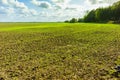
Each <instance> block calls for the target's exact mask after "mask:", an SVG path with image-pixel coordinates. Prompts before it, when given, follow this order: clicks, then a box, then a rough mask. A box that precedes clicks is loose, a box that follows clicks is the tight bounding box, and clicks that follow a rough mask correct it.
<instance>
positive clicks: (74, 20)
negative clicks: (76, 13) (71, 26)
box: [70, 18, 78, 23]
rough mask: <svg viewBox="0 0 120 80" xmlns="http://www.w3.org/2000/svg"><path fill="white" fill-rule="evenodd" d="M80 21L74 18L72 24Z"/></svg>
mask: <svg viewBox="0 0 120 80" xmlns="http://www.w3.org/2000/svg"><path fill="white" fill-rule="evenodd" d="M77 22H78V21H77V19H75V18H72V19H71V20H70V23H77Z"/></svg>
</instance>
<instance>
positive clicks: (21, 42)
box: [0, 23, 120, 80]
mask: <svg viewBox="0 0 120 80" xmlns="http://www.w3.org/2000/svg"><path fill="white" fill-rule="evenodd" d="M119 64H120V25H115V24H92V23H75V24H70V23H0V80H117V79H118V80H119V78H117V77H116V76H115V75H113V73H114V69H113V68H114V67H115V66H116V65H119Z"/></svg>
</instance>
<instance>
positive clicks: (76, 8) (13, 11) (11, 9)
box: [0, 0, 119, 22]
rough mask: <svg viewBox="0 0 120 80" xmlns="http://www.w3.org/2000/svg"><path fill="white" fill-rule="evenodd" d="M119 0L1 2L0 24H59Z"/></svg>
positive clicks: (7, 0) (19, 0)
mask: <svg viewBox="0 0 120 80" xmlns="http://www.w3.org/2000/svg"><path fill="white" fill-rule="evenodd" d="M116 1H119V0H0V22H58V21H65V20H69V19H71V18H73V17H74V18H82V17H83V16H84V15H85V14H86V12H87V11H90V10H92V9H96V8H99V7H107V6H110V5H112V4H113V3H114V2H116Z"/></svg>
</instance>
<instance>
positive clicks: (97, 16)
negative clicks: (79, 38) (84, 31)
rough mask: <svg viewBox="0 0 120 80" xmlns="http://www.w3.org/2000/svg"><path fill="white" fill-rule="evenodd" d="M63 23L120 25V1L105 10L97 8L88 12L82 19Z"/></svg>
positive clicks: (73, 19)
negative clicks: (108, 23)
mask: <svg viewBox="0 0 120 80" xmlns="http://www.w3.org/2000/svg"><path fill="white" fill-rule="evenodd" d="M65 22H69V23H77V22H96V23H98V22H99V23H106V22H110V23H120V1H118V2H116V3H114V4H113V5H112V6H109V7H106V8H97V9H95V10H91V11H90V12H88V13H87V14H86V15H85V16H84V17H83V18H79V19H76V18H72V19H71V20H66V21H65Z"/></svg>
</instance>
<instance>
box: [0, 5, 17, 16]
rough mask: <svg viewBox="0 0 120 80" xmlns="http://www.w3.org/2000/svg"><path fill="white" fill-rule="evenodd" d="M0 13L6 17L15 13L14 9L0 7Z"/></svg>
mask: <svg viewBox="0 0 120 80" xmlns="http://www.w3.org/2000/svg"><path fill="white" fill-rule="evenodd" d="M0 12H1V13H4V14H8V15H10V14H14V13H15V11H14V8H10V7H6V8H5V7H0Z"/></svg>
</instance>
